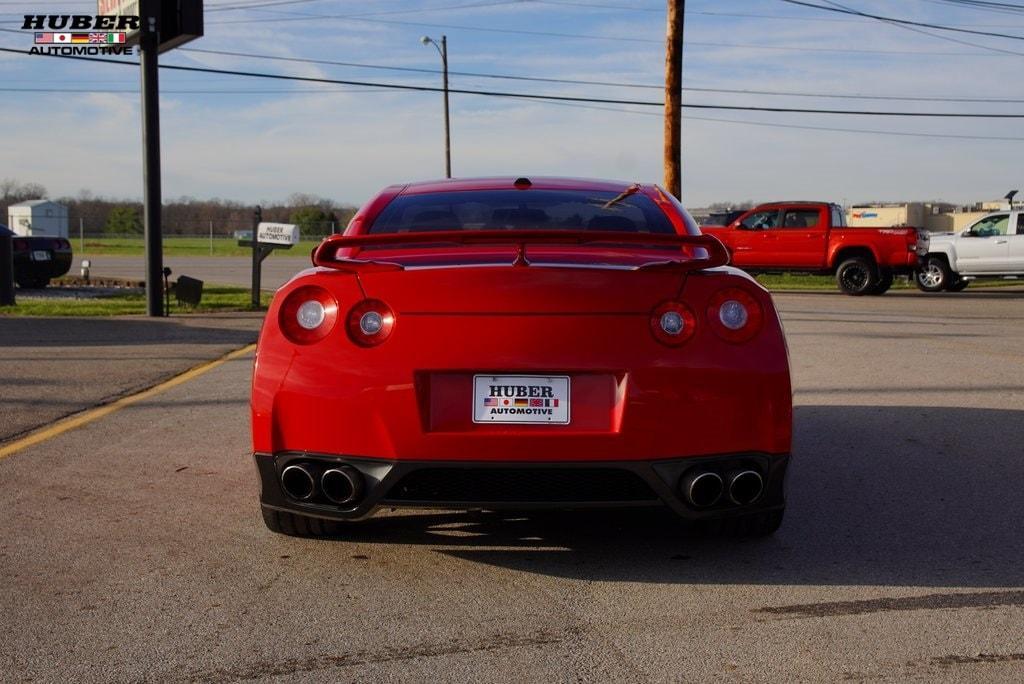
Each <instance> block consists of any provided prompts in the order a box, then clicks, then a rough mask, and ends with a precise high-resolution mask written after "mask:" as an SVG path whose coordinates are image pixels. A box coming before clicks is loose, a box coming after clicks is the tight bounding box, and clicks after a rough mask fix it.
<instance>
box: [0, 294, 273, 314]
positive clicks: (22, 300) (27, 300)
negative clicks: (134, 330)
mask: <svg viewBox="0 0 1024 684" xmlns="http://www.w3.org/2000/svg"><path fill="white" fill-rule="evenodd" d="M270 297H271V295H270V294H269V293H264V294H263V296H262V297H261V301H262V303H263V306H264V307H266V306H267V305H269V304H270ZM16 302H17V304H16V305H15V306H0V316H124V315H133V314H138V315H141V314H145V313H146V296H145V295H144V294H134V293H133V294H124V295H114V296H111V297H102V298H95V299H93V298H90V299H35V298H32V297H26V296H21V297H18V298H17V299H16ZM250 303H251V302H250V294H249V290H247V289H243V288H240V287H206V288H203V299H202V303H201V304H200V305H199V306H198V307H196V308H194V309H191V308H188V307H183V306H179V305H178V303H177V302H176V301H175V299H174V297H173V295H172V296H171V315H172V316H173V315H181V314H189V313H209V312H213V311H249V310H250Z"/></svg>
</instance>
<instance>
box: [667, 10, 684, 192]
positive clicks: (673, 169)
mask: <svg viewBox="0 0 1024 684" xmlns="http://www.w3.org/2000/svg"><path fill="white" fill-rule="evenodd" d="M667 14H668V30H667V38H666V41H665V42H666V45H665V189H666V190H668V191H669V192H670V193H672V194H673V195H675V196H676V197H677V198H679V197H680V196H681V195H682V191H683V181H682V170H681V169H680V165H681V163H682V123H683V114H682V108H683V17H684V16H685V14H686V0H668V13H667Z"/></svg>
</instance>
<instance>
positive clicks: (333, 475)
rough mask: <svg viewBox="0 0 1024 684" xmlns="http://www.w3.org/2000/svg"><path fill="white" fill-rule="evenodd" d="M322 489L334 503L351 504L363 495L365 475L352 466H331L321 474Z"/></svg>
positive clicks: (340, 504)
mask: <svg viewBox="0 0 1024 684" xmlns="http://www.w3.org/2000/svg"><path fill="white" fill-rule="evenodd" d="M320 489H321V490H323V493H324V496H325V497H327V498H328V500H330V501H331V502H332V503H335V504H338V505H339V506H342V505H345V504H350V503H353V502H354V501H358V500H359V498H360V497H362V495H363V476H362V475H361V474H360V473H359V471H358V470H356V469H355V468H353V467H351V466H339V467H337V468H330V469H329V470H325V471H324V474H323V475H321V476H320Z"/></svg>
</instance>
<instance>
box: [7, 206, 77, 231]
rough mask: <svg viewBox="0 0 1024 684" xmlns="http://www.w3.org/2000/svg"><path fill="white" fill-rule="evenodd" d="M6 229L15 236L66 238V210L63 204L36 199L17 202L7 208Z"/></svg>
mask: <svg viewBox="0 0 1024 684" xmlns="http://www.w3.org/2000/svg"><path fill="white" fill-rule="evenodd" d="M7 227H8V228H10V229H11V230H13V231H14V233H15V234H16V235H24V236H25V237H32V236H34V235H48V236H51V237H62V238H66V237H67V236H68V209H67V207H65V206H64V205H63V204H58V203H56V202H51V201H50V200H44V199H37V200H28V201H27V202H18V203H17V204H12V205H11V206H9V207H8V208H7Z"/></svg>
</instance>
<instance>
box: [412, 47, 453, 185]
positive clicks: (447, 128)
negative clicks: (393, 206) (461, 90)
mask: <svg viewBox="0 0 1024 684" xmlns="http://www.w3.org/2000/svg"><path fill="white" fill-rule="evenodd" d="M420 42H421V43H423V44H424V45H433V46H434V47H435V48H437V51H438V52H439V53H440V54H441V66H442V67H443V69H444V72H443V73H444V77H443V78H444V175H445V178H451V177H452V133H451V124H450V122H449V118H448V36H441V44H440V45H438V44H437V41H436V40H434V39H433V38H431V37H430V36H423V37H422V38H420Z"/></svg>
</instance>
